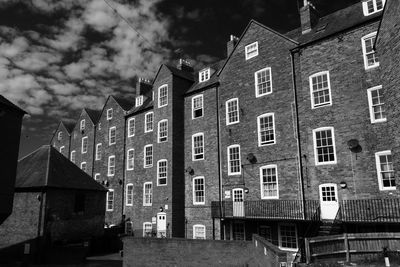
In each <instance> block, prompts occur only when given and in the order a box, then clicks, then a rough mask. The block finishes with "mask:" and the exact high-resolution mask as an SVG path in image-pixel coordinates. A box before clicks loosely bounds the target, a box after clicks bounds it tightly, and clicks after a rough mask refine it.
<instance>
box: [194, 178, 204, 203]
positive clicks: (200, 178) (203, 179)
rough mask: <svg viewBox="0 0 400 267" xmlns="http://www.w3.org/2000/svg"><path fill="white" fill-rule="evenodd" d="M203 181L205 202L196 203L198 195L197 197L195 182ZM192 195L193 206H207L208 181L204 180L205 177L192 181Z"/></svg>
mask: <svg viewBox="0 0 400 267" xmlns="http://www.w3.org/2000/svg"><path fill="white" fill-rule="evenodd" d="M200 179H201V180H203V187H204V189H203V197H204V201H201V202H198V201H196V195H195V188H194V187H195V182H194V181H195V180H200ZM192 195H193V205H204V204H206V180H205V179H204V176H197V177H195V178H193V181H192Z"/></svg>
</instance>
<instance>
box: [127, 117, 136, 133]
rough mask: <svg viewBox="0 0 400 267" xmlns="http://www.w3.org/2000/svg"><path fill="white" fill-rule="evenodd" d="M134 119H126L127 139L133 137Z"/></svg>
mask: <svg viewBox="0 0 400 267" xmlns="http://www.w3.org/2000/svg"><path fill="white" fill-rule="evenodd" d="M135 124H136V122H135V118H129V119H128V137H132V136H135V130H136V129H135Z"/></svg>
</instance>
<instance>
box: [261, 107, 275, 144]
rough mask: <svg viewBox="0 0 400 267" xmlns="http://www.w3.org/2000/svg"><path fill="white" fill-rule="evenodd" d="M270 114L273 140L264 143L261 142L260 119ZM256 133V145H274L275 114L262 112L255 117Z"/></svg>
mask: <svg viewBox="0 0 400 267" xmlns="http://www.w3.org/2000/svg"><path fill="white" fill-rule="evenodd" d="M269 116H272V124H273V130H274V141H273V142H271V143H266V144H261V127H260V119H261V118H264V117H269ZM257 135H258V146H259V147H262V146H270V145H275V144H276V133H275V114H274V113H272V112H270V113H264V114H262V115H260V116H258V117H257Z"/></svg>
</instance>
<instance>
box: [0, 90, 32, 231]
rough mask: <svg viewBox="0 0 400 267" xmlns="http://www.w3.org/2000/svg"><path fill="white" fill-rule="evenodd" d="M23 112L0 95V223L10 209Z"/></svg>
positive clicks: (8, 213) (9, 212)
mask: <svg viewBox="0 0 400 267" xmlns="http://www.w3.org/2000/svg"><path fill="white" fill-rule="evenodd" d="M25 114H26V112H25V111H23V110H22V109H20V108H19V107H17V106H16V105H14V104H13V103H11V102H10V101H9V100H7V99H6V98H5V97H3V96H2V95H0V123H1V125H2V129H3V131H1V133H0V137H1V139H0V140H1V150H0V162H1V179H0V180H1V187H0V225H1V223H2V222H3V221H4V220H5V219H6V218H7V217H8V216H9V215H10V214H11V211H12V205H13V198H14V184H15V177H16V173H17V163H18V150H19V139H20V135H21V124H22V118H23V117H24V115H25Z"/></svg>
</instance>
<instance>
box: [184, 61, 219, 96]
mask: <svg viewBox="0 0 400 267" xmlns="http://www.w3.org/2000/svg"><path fill="white" fill-rule="evenodd" d="M224 63H225V59H223V60H220V61H218V62H216V63H214V64H212V65H211V66H210V68H211V69H213V70H215V72H214V73H213V74H212V75H211V76H210V79H209V80H207V81H205V82H201V83H200V82H199V79H198V78H196V82H195V83H194V84H193V85H192V86H191V87H190V88H189V90H187V92H186V95H190V94H194V93H196V92H198V91H202V90H204V89H207V88H210V87H212V86H214V85H215V84H217V83H218V82H219V77H218V75H217V74H218V71H219V70H220V69H221V68H222V66H223V65H224Z"/></svg>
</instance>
